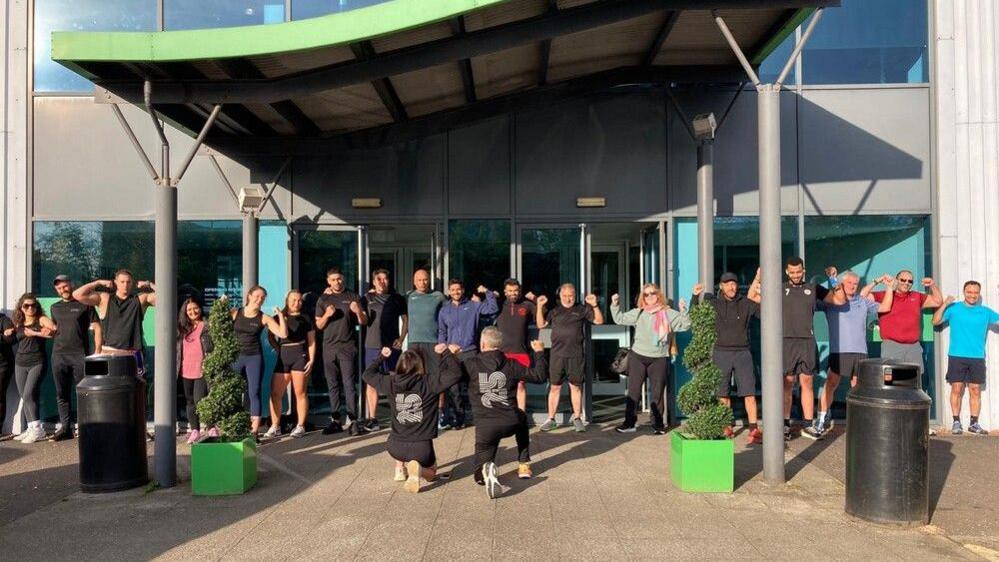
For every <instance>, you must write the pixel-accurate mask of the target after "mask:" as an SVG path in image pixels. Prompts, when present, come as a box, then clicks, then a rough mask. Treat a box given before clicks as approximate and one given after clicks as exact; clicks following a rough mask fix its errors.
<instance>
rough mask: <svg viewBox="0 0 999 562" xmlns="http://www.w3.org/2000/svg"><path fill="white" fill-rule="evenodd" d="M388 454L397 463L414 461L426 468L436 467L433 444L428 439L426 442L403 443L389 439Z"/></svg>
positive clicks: (399, 440)
mask: <svg viewBox="0 0 999 562" xmlns="http://www.w3.org/2000/svg"><path fill="white" fill-rule="evenodd" d="M388 454H389V456H391V457H392V458H393V459H395V460H397V461H402V462H409V461H416V462H418V463H420V466H423V467H427V468H429V467H431V466H436V465H437V454H436V453H435V452H434V442H433V441H432V440H430V439H427V440H426V441H403V440H401V439H393V438H391V437H389V440H388Z"/></svg>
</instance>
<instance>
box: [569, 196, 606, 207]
mask: <svg viewBox="0 0 999 562" xmlns="http://www.w3.org/2000/svg"><path fill="white" fill-rule="evenodd" d="M576 206H577V207H606V206H607V198H606V197H577V198H576Z"/></svg>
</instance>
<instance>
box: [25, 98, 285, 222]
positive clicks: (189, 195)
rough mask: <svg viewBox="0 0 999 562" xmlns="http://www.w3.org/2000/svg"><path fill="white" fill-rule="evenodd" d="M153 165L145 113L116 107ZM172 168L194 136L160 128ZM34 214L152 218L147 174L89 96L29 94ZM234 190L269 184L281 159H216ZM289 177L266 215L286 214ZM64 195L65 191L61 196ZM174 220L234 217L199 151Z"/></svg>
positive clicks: (152, 138)
mask: <svg viewBox="0 0 999 562" xmlns="http://www.w3.org/2000/svg"><path fill="white" fill-rule="evenodd" d="M122 109H123V113H124V114H125V117H126V118H127V119H128V121H129V123H131V125H132V129H133V131H135V134H136V136H137V137H138V138H139V140H140V142H141V143H142V145H143V147H145V149H146V153H147V154H148V155H149V157H150V159H152V161H153V164H154V165H155V166H156V167H157V168H158V167H159V153H160V151H159V140H158V138H157V136H156V132H155V130H154V129H153V126H152V123H150V121H149V116H148V115H147V114H146V113H145V112H143V111H141V110H140V109H138V108H136V107H134V106H123V107H122ZM166 131H167V138H168V140H169V141H170V145H171V152H172V158H171V162H172V163H171V165H172V168H173V170H174V171H177V166H179V165H180V161H181V160H182V159H183V158H184V156H185V155H186V153H187V150H188V149H189V148H190V146H191V145H192V143H193V141H192V139H191V138H190V137H188V136H186V135H184V134H183V133H180V132H178V131H177V130H175V129H173V128H172V127H167V128H166ZM34 147H35V151H34V192H33V195H34V217H35V218H40V219H53V218H54V219H59V218H76V219H98V218H108V217H115V218H122V219H126V218H151V217H152V215H153V192H152V190H153V189H154V186H153V182H152V179H151V178H150V177H149V175H148V174H147V172H146V169H145V167H144V166H143V165H142V163H141V160H140V159H139V156H138V155H137V154H136V153H135V151H134V149H133V148H132V145H131V143H130V142H129V140H128V137H126V136H125V133H124V131H122V130H121V127H120V126H119V124H118V122H117V119H115V116H114V113H113V112H112V110H111V107H110V106H108V105H103V104H95V103H94V102H93V100H92V99H91V98H89V97H38V98H35V136H34ZM220 162H221V163H222V167H223V169H225V170H226V173H227V175H229V177H230V181H232V183H233V185H234V187H235V188H236V189H237V190H238V189H239V188H240V187H241V186H245V185H248V184H250V183H259V182H270V181H271V180H272V179H273V174H274V173H275V172H276V171H277V169H278V167H279V165H280V160H275V161H267V162H261V161H259V160H256V161H253V162H250V165H251V166H252V167H253V168H254V172H253V173H252V174H251V172H250V168H248V167H247V165H245V164H242V163H236V162H233V161H230V160H228V159H226V158H224V157H220ZM290 179H291V176H290V174H288V175H287V176H286V178H285V181H284V182H282V186H281V187H279V188H278V189H277V190H275V193H274V195H275V199H274V204H272V205H269V206H268V208H267V210H266V211H265V214H264V216H265V218H276V217H278V216H280V215H279V213H278V212H276V211H275V208H277V209H280V210H281V214H286V213H287V212H288V211H290V202H291V195H290V191H289V190H288V189H287V186H288V185H290ZM68 194H69V195H68ZM178 212H179V214H180V216H181V218H192V219H193V218H228V217H233V218H234V217H238V216H239V213H238V212H237V210H236V207H235V204H234V203H233V201H232V196H231V195H230V194H229V192H228V191H227V190H226V189H225V187H224V185H223V184H222V182H221V180H219V178H218V177H217V174H216V173H215V171H214V169H213V168H212V167H211V164H210V162H209V161H208V160H207V158H206V157H204V156H196V157H195V159H194V162H192V163H191V167H190V168H189V169H188V171H187V174H185V177H184V178H183V180H182V181H181V183H180V192H179V193H178Z"/></svg>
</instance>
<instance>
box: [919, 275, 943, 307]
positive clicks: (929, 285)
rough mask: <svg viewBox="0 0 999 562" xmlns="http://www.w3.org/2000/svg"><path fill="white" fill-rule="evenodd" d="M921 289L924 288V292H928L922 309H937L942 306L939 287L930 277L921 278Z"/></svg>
mask: <svg viewBox="0 0 999 562" xmlns="http://www.w3.org/2000/svg"><path fill="white" fill-rule="evenodd" d="M923 287H926V290H927V291H928V294H927V296H926V300H925V301H923V308H937V307H939V306H943V304H944V298H943V293H941V292H940V287H939V286H938V285H937V282H936V281H934V280H933V278H932V277H924V278H923Z"/></svg>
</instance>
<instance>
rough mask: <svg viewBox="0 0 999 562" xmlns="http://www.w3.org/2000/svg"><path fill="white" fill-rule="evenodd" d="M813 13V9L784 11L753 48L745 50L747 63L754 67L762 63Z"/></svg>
mask: <svg viewBox="0 0 999 562" xmlns="http://www.w3.org/2000/svg"><path fill="white" fill-rule="evenodd" d="M814 11H815V9H814V8H800V9H790V10H784V13H783V14H782V15H781V17H780V19H779V20H777V22H776V23H775V24H774V25H773V26H772V27H771V28H770V29H768V30H767V32H766V33H764V34H763V37H762V38H761V39H760V40H759V41H758V42H757V43H756V44H755V45H753V46H751V47H750V48H749V49H747V50H746V53H747V55H748V56H749V62H751V63H753V64H754V65H757V64H760V63H762V62H763V59H765V58H767V55H769V54H770V53H772V52H773V51H774V49H776V48H777V47H778V46H780V44H781V43H782V42H783V41H784V39H786V38H787V36H788V35H790V34H792V33H794V29H795V28H796V27H798V26H799V25H801V22H803V21H805V20H806V19H808V16H810V15H811V14H812V13H813V12H814Z"/></svg>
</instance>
